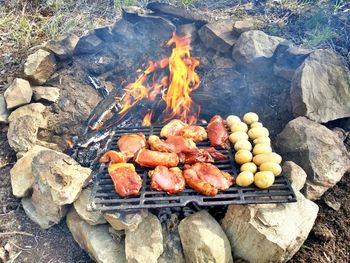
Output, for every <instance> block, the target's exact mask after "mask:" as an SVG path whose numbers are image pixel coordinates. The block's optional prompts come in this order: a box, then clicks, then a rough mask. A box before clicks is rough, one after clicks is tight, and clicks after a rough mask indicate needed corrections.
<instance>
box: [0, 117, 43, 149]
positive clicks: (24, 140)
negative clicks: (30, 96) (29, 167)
mask: <svg viewBox="0 0 350 263" xmlns="http://www.w3.org/2000/svg"><path fill="white" fill-rule="evenodd" d="M39 127H40V123H39V122H38V121H37V119H35V118H33V117H32V116H22V117H19V118H17V119H15V120H14V121H11V122H10V125H9V129H8V132H7V139H8V142H9V144H10V146H11V148H12V149H13V150H15V151H16V152H26V151H28V150H29V149H30V148H32V147H33V146H34V145H35V143H36V141H37V134H38V130H39Z"/></svg>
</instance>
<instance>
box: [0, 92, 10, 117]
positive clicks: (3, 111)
mask: <svg viewBox="0 0 350 263" xmlns="http://www.w3.org/2000/svg"><path fill="white" fill-rule="evenodd" d="M9 115H10V113H9V112H8V110H7V107H6V101H5V97H4V95H3V94H0V123H8V119H7V118H8V116H9Z"/></svg>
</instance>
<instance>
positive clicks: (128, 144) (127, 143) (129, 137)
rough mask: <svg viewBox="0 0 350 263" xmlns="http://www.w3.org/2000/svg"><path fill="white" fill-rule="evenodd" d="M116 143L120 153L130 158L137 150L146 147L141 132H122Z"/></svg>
mask: <svg viewBox="0 0 350 263" xmlns="http://www.w3.org/2000/svg"><path fill="white" fill-rule="evenodd" d="M117 145H118V147H119V150H120V152H121V153H123V154H124V155H125V156H126V157H129V158H131V157H133V156H134V154H135V153H136V152H137V151H138V150H140V149H142V148H145V147H146V137H145V135H144V134H143V133H142V132H139V133H138V134H124V135H122V136H121V137H120V139H119V140H118V142H117Z"/></svg>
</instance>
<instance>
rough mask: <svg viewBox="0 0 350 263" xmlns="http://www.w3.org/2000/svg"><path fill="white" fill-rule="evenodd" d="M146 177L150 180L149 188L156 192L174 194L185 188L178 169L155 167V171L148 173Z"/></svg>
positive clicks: (183, 179)
mask: <svg viewBox="0 0 350 263" xmlns="http://www.w3.org/2000/svg"><path fill="white" fill-rule="evenodd" d="M148 176H149V177H150V178H151V188H152V189H153V190H156V191H164V192H167V193H168V194H176V193H178V192H181V191H182V190H183V189H185V186H186V182H185V178H184V177H183V175H182V171H181V170H180V168H178V167H173V168H170V169H168V168H167V167H165V166H157V167H156V169H154V170H153V171H149V172H148Z"/></svg>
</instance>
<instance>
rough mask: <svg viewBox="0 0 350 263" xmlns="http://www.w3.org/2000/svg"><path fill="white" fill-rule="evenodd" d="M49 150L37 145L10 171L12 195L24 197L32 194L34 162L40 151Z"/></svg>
mask: <svg viewBox="0 0 350 263" xmlns="http://www.w3.org/2000/svg"><path fill="white" fill-rule="evenodd" d="M43 150H47V149H46V148H44V147H41V146H38V145H35V146H34V147H33V148H31V149H30V150H29V151H28V152H26V153H25V154H24V155H23V157H22V158H21V159H19V160H18V161H17V162H16V163H15V165H14V166H13V167H12V169H11V170H10V175H11V187H12V193H13V195H14V196H16V197H18V198H19V197H24V196H27V195H28V194H29V193H30V190H31V189H32V186H33V184H34V176H33V174H32V160H33V158H34V156H35V155H37V154H38V153H39V152H40V151H43Z"/></svg>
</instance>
